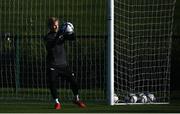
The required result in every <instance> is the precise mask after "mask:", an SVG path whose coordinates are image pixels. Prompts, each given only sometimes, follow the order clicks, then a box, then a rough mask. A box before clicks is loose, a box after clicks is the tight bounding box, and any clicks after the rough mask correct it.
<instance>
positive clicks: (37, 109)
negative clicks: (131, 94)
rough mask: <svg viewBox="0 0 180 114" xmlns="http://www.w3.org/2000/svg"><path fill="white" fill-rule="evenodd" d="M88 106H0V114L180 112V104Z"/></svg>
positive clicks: (70, 104)
mask: <svg viewBox="0 0 180 114" xmlns="http://www.w3.org/2000/svg"><path fill="white" fill-rule="evenodd" d="M86 104H87V108H84V109H81V108H79V107H77V106H76V105H74V104H72V103H64V104H62V109H61V110H55V109H53V104H0V113H2V112H4V113H12V112H16V113H22V112H25V113H61V112H63V113H103V112H104V113H105V112H106V113H146V112H149V113H151V112H155V113H159V112H161V113H168V112H171V113H172V112H180V104H179V103H172V104H163V105H118V106H109V105H107V104H92V103H90V104H88V103H86Z"/></svg>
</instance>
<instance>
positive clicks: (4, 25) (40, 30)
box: [0, 0, 107, 102]
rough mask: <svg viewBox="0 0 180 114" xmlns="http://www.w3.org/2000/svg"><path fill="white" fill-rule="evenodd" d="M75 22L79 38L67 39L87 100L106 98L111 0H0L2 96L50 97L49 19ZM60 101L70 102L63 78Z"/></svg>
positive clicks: (70, 59) (20, 99)
mask: <svg viewBox="0 0 180 114" xmlns="http://www.w3.org/2000/svg"><path fill="white" fill-rule="evenodd" d="M51 16H55V17H58V18H59V20H60V23H62V22H63V21H64V22H65V21H69V22H71V23H73V25H74V27H75V32H76V35H77V36H76V41H74V42H70V41H69V42H66V43H65V50H66V52H67V58H68V63H69V65H70V68H71V70H72V71H73V72H75V76H76V79H77V82H78V84H79V86H80V91H79V92H80V98H81V99H82V100H85V101H98V102H99V101H105V99H106V94H105V87H106V83H105V76H106V75H105V73H106V72H105V63H106V60H105V59H106V56H105V54H106V52H105V48H106V42H105V39H106V38H107V37H106V28H107V27H106V2H105V1H104V0H0V101H1V102H6V101H8V100H10V101H13V102H14V101H15V102H16V101H17V102H27V101H31V102H35V101H38V102H39V101H42V102H43V101H45V102H47V101H48V100H51V95H50V92H49V89H48V82H47V75H46V50H45V44H44V40H43V37H44V36H45V35H46V34H47V32H48V28H47V20H48V18H49V17H51ZM58 86H59V97H60V99H61V101H71V100H72V97H73V94H72V91H71V90H70V85H69V83H68V82H67V81H65V80H63V79H62V77H59V80H58Z"/></svg>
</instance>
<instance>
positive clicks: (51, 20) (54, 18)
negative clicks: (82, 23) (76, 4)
mask: <svg viewBox="0 0 180 114" xmlns="http://www.w3.org/2000/svg"><path fill="white" fill-rule="evenodd" d="M56 21H58V23H59V19H58V18H56V17H50V18H49V19H48V28H49V29H51V27H52V24H54V22H56Z"/></svg>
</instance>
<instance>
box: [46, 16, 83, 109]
mask: <svg viewBox="0 0 180 114" xmlns="http://www.w3.org/2000/svg"><path fill="white" fill-rule="evenodd" d="M48 28H49V32H48V34H47V35H46V36H45V42H46V50H47V57H46V58H47V76H48V82H49V88H50V91H51V95H52V97H53V99H54V101H55V106H54V107H55V109H61V104H60V101H59V97H58V92H57V81H58V76H62V77H63V78H64V79H66V80H67V81H68V82H70V87H71V89H72V92H73V94H74V100H73V102H74V103H75V104H77V105H78V106H79V107H81V108H84V107H86V106H85V104H84V103H83V102H82V101H80V100H79V93H78V84H77V82H76V79H75V77H74V74H73V73H72V72H71V71H70V68H69V67H68V63H67V60H66V52H65V49H64V43H65V41H66V40H70V39H74V34H71V35H66V34H65V33H63V32H61V31H60V29H59V20H58V19H57V18H55V17H51V18H49V20H48Z"/></svg>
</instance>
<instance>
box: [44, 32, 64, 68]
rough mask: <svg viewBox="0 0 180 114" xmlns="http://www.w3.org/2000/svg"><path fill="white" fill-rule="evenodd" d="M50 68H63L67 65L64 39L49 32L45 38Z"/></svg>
mask: <svg viewBox="0 0 180 114" xmlns="http://www.w3.org/2000/svg"><path fill="white" fill-rule="evenodd" d="M45 41H46V50H47V65H48V67H63V66H66V65H67V60H66V52H65V49H64V39H63V38H62V39H61V38H59V36H58V35H57V33H56V32H49V33H48V34H47V35H46V36H45Z"/></svg>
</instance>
